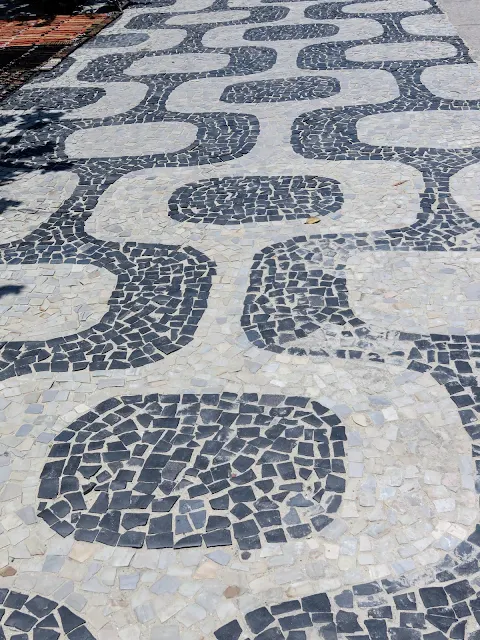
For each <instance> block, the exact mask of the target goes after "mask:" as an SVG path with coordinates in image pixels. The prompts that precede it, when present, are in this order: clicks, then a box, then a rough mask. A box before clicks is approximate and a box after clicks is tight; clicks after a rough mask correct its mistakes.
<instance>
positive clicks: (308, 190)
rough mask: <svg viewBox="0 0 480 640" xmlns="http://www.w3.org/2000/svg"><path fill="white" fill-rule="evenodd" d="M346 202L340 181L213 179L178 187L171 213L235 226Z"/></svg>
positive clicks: (317, 212)
mask: <svg viewBox="0 0 480 640" xmlns="http://www.w3.org/2000/svg"><path fill="white" fill-rule="evenodd" d="M236 86H238V85H236ZM212 196H213V198H212ZM342 202H343V198H342V194H341V191H340V189H339V184H338V182H337V181H336V180H329V179H326V178H319V177H316V176H278V177H275V176H254V177H251V178H222V179H219V178H212V179H210V180H204V181H203V182H200V183H197V184H192V185H185V186H184V187H181V188H180V189H178V190H177V191H176V192H175V193H174V194H173V195H172V197H171V198H170V201H169V209H170V210H169V215H170V216H171V217H172V218H174V219H175V220H179V221H188V222H205V223H211V224H220V225H235V224H243V223H249V222H271V221H274V220H283V219H285V220H295V219H301V218H309V217H310V216H318V215H325V214H328V213H332V212H333V211H336V210H338V209H339V208H340V207H341V205H342Z"/></svg>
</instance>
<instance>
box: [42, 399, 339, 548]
mask: <svg viewBox="0 0 480 640" xmlns="http://www.w3.org/2000/svg"><path fill="white" fill-rule="evenodd" d="M344 440H346V435H345V428H344V427H343V426H342V424H341V422H340V419H339V418H338V417H337V416H336V415H335V414H333V413H332V412H331V411H330V410H328V409H326V408H325V407H323V406H322V405H320V404H319V403H318V402H314V401H310V400H309V399H308V398H303V397H296V396H295V397H285V396H280V395H278V396H277V395H265V396H262V397H260V398H259V397H258V396H257V394H244V395H242V396H237V395H236V394H234V393H222V394H221V395H217V394H204V395H201V396H196V395H193V394H184V395H149V396H145V397H141V396H135V397H128V396H126V397H124V398H119V399H117V398H112V399H110V400H107V401H105V402H103V403H102V404H100V405H99V406H97V407H96V409H95V410H94V411H91V412H89V413H87V414H86V415H84V416H82V417H81V418H79V419H78V420H76V421H75V422H74V423H72V424H71V425H70V426H69V427H68V428H67V429H65V430H64V431H62V432H61V433H60V434H58V436H57V437H56V438H55V442H54V444H53V446H52V448H51V450H50V454H49V461H48V462H47V463H46V464H45V466H44V468H43V471H42V473H41V481H40V488H39V493H38V497H39V501H40V503H39V516H40V518H42V519H43V520H44V521H45V522H46V523H47V524H48V525H49V526H50V527H51V528H52V529H53V530H54V531H56V532H57V533H59V534H60V535H61V536H64V537H65V536H68V535H71V534H74V535H75V538H76V539H77V540H83V541H87V542H94V541H96V542H101V543H103V544H107V545H111V546H116V545H118V546H123V547H134V548H138V547H142V546H143V545H146V546H147V547H148V548H150V549H158V548H172V547H174V548H184V547H199V546H201V545H202V544H204V545H206V546H207V547H215V546H224V545H231V544H233V543H234V540H235V543H236V544H238V546H239V547H240V548H241V549H254V548H259V547H260V546H261V545H262V543H265V542H268V543H275V542H286V541H287V539H295V538H303V537H305V536H308V535H310V534H311V533H312V532H314V531H320V530H322V529H323V528H325V527H326V526H327V525H328V524H330V523H331V522H332V515H333V514H334V513H335V512H336V511H337V510H338V508H339V506H340V503H341V498H342V494H343V492H344V491H345V467H344V462H343V458H344V455H345V452H344V445H343V441H344Z"/></svg>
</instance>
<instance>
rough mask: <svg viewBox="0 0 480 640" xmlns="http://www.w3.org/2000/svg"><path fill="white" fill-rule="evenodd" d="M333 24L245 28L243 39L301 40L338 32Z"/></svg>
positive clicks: (327, 35)
mask: <svg viewBox="0 0 480 640" xmlns="http://www.w3.org/2000/svg"><path fill="white" fill-rule="evenodd" d="M339 30H340V29H339V28H338V27H337V25H335V24H282V25H275V26H268V27H254V28H252V29H247V31H245V34H244V36H243V38H244V40H250V41H252V40H303V39H307V38H327V37H329V36H335V35H336V34H337V33H338V32H339Z"/></svg>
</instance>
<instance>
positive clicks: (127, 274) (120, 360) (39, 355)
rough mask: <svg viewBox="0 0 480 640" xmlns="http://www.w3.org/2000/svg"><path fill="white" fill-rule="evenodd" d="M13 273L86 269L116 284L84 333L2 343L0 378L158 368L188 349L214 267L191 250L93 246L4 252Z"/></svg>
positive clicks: (73, 245) (39, 247)
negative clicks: (25, 268)
mask: <svg viewBox="0 0 480 640" xmlns="http://www.w3.org/2000/svg"><path fill="white" fill-rule="evenodd" d="M4 263H6V264H7V265H10V266H12V267H13V268H15V269H19V268H20V269H21V265H22V264H24V265H32V264H42V265H46V264H60V263H70V264H71V263H73V264H90V265H95V266H97V267H101V268H103V269H107V270H108V271H110V272H111V273H113V274H114V275H116V276H117V286H116V288H115V290H114V291H113V292H112V294H111V296H110V299H109V301H108V307H109V311H108V312H107V313H106V314H105V315H104V316H103V318H102V319H101V321H100V322H99V323H97V324H95V325H93V326H92V327H91V328H90V329H86V330H84V331H80V332H79V333H77V334H72V335H66V336H58V337H55V338H53V339H51V340H45V341H40V340H38V341H30V342H28V341H27V342H20V341H17V342H6V343H5V342H4V343H3V344H1V345H0V378H1V379H3V380H4V379H6V378H8V377H10V376H19V375H24V374H29V373H32V372H54V371H58V372H61V371H63V372H65V371H80V370H82V369H86V368H89V369H90V370H92V371H105V370H107V369H128V368H130V367H141V366H144V365H146V364H148V363H151V362H158V361H159V360H161V359H163V358H165V357H166V355H168V354H169V353H172V352H174V351H176V350H178V349H181V348H182V347H183V346H184V345H186V344H188V343H189V342H190V341H191V340H192V337H193V335H194V333H195V330H196V327H197V325H198V322H199V320H200V318H201V317H202V314H203V312H204V311H205V309H206V306H207V299H208V293H209V289H210V285H211V278H212V275H213V273H214V267H213V265H212V263H211V261H209V260H208V259H207V258H206V256H204V255H203V254H201V253H200V252H199V251H196V250H195V249H193V248H190V247H184V248H183V249H179V248H178V247H156V246H154V245H137V244H136V243H132V244H130V245H129V244H126V245H124V246H123V247H120V246H118V245H117V246H115V245H114V243H102V242H98V241H95V242H93V243H89V244H80V246H79V247H76V246H75V244H74V243H71V244H64V245H42V244H39V245H37V247H36V248H34V247H32V248H27V249H23V250H17V251H15V250H12V251H11V252H5V254H4Z"/></svg>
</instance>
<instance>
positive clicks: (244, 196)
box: [169, 176, 343, 225]
mask: <svg viewBox="0 0 480 640" xmlns="http://www.w3.org/2000/svg"><path fill="white" fill-rule="evenodd" d="M339 185H340V183H339V182H337V180H333V179H331V178H321V177H318V176H251V177H250V176H249V177H232V178H211V179H209V180H202V181H200V182H196V183H192V184H189V185H185V186H183V187H181V188H180V189H177V191H175V193H174V194H173V195H172V197H171V198H170V201H169V210H170V211H169V215H170V217H172V218H174V219H175V220H179V221H186V222H204V223H211V224H220V225H233V224H245V223H249V222H273V221H276V220H298V219H302V218H309V217H311V216H318V215H328V214H329V213H333V212H334V211H337V210H338V209H340V207H341V206H342V203H343V196H342V192H341V190H340V186H339Z"/></svg>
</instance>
